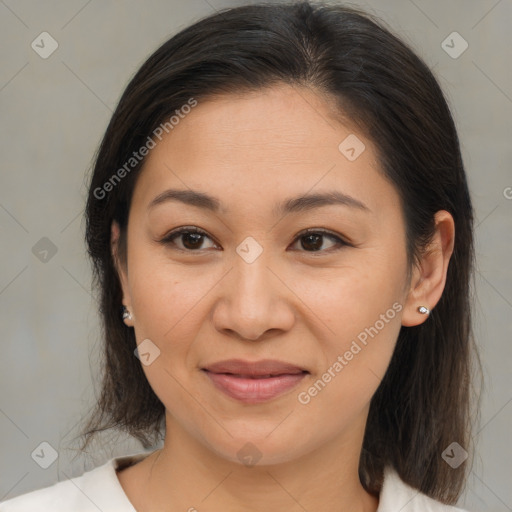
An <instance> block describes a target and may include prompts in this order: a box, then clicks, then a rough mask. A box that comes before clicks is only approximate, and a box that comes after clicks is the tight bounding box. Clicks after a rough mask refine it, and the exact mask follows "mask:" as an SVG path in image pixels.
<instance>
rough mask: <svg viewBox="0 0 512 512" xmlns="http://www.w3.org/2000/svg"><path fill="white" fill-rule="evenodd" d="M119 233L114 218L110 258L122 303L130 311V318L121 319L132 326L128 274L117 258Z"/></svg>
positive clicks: (132, 318)
mask: <svg viewBox="0 0 512 512" xmlns="http://www.w3.org/2000/svg"><path fill="white" fill-rule="evenodd" d="M119 234H120V228H119V224H118V223H117V222H116V221H115V220H114V221H112V226H111V233H110V250H111V253H112V259H113V261H114V266H115V268H116V271H117V275H118V276H119V281H120V283H121V289H122V291H123V305H124V306H125V307H126V309H127V310H128V311H129V312H130V313H131V316H132V317H131V318H125V319H124V320H123V321H124V323H125V324H126V325H129V326H130V327H133V320H134V319H135V318H134V314H133V310H132V301H131V295H130V287H129V286H128V276H127V269H126V268H125V266H124V265H123V264H122V263H121V261H120V259H119V253H118V250H119Z"/></svg>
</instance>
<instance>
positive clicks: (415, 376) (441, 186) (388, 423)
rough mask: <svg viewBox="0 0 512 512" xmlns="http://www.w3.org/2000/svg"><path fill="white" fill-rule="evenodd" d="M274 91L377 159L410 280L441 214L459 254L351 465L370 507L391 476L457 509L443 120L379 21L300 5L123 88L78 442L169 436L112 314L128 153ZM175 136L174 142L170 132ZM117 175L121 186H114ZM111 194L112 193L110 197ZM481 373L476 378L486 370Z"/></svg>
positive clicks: (130, 340) (220, 34)
mask: <svg viewBox="0 0 512 512" xmlns="http://www.w3.org/2000/svg"><path fill="white" fill-rule="evenodd" d="M278 84H289V85H292V86H300V87H307V88H309V89H311V90H313V91H315V92H317V93H318V94H319V95H321V96H322V97H325V98H330V99H331V100H332V101H333V103H334V105H335V106H336V112H338V115H339V118H340V119H342V118H343V117H344V116H346V118H347V119H348V120H350V121H351V122H353V123H355V124H356V125H357V126H358V127H359V129H360V130H361V133H363V134H364V135H365V136H366V137H368V139H369V140H371V141H372V143H373V144H374V146H375V148H376V152H377V157H378V161H379V164H380V168H381V169H380V170H381V172H382V174H383V176H384V177H386V178H387V179H389V180H390V182H391V183H392V184H393V185H394V187H395V188H396V190H397V191H398V193H399V196H400V200H401V208H402V211H403V214H404V219H405V226H406V240H407V243H406V251H407V261H408V272H409V275H410V269H411V268H412V266H413V265H415V264H417V263H418V262H419V258H420V256H421V255H422V254H423V253H424V250H425V249H426V247H427V245H428V243H429V241H430V240H431V239H432V235H433V233H434V231H435V224H434V215H435V213H436V212H437V211H438V210H447V211H448V212H449V213H450V214H451V215H452V216H453V219H454V222H455V232H456V236H455V243H454V249H453V254H452V257H451V260H450V263H449V266H448V270H447V277H446V283H445V288H444V292H443V294H442V297H441V299H440V300H439V302H438V304H437V305H436V307H435V308H434V309H433V311H432V312H431V314H430V316H429V318H428V319H427V321H425V322H424V323H422V324H421V325H418V326H414V327H405V326H402V327H401V329H400V333H399V336H398V339H397V343H396V347H395V350H394V353H393V356H392V358H391V361H390V364H389V367H388V369H387V371H386V373H385V376H384V378H383V379H382V382H381V383H380V385H379V387H378V389H377V390H376V392H375V394H374V396H373V397H372V400H371V403H370V409H369V414H368V419H367V424H366V429H365V433H364V439H363V445H362V450H361V455H360V461H359V478H360V480H361V483H362V485H363V486H364V488H365V489H366V490H367V491H368V492H370V493H372V494H374V495H377V494H378V493H379V492H380V489H381V486H382V482H383V470H384V467H385V466H388V465H389V466H392V467H393V468H394V469H395V470H396V471H397V473H398V474H399V476H400V478H401V479H402V480H403V481H404V482H406V483H407V484H409V485H410V486H412V487H414V488H416V489H418V490H420V491H421V492H423V493H424V494H427V495H429V496H430V497H432V498H434V499H437V500H439V501H442V502H445V503H447V504H453V503H455V502H456V501H457V499H458V498H459V496H460V494H461V492H462V490H463V488H464V485H465V481H466V478H467V474H466V472H467V471H468V466H469V462H470V461H472V459H470V460H469V461H466V462H465V463H463V464H462V465H461V466H459V467H458V468H457V469H453V468H451V467H450V466H449V465H448V464H447V463H446V462H445V461H444V460H443V458H442V453H443V451H444V450H445V449H446V448H447V447H448V446H449V445H450V444H451V443H452V442H454V441H456V442H457V443H459V444H460V445H461V446H462V447H464V448H465V449H466V450H468V451H470V448H469V447H470V444H471V442H472V436H471V429H472V422H471V418H472V417H473V411H472V404H473V400H472V398H473V394H472V391H475V390H474V378H473V369H474V365H473V362H477V363H478V365H480V364H481V363H480V361H479V356H478V353H477V350H476V344H475V342H474V337H473V331H472V313H471V311H472V297H471V290H470V286H471V285H472V284H473V283H472V279H474V275H473V265H474V246H473V243H474V242H473V208H472V203H471V199H470V194H469V191H468V185H467V182H466V176H465V171H464V166H463V162H462V157H461V151H460V147H459V140H458V136H457V132H456V128H455V124H454V121H453V118H452V115H451V113H450V108H449V106H448V104H447V101H446V99H445V97H444V95H443V93H442V90H441V88H440V86H439V84H438V82H437V81H436V79H435V78H434V76H433V74H432V72H431V71H430V70H429V68H428V66H427V65H426V64H425V63H424V62H423V60H422V59H421V58H420V57H418V56H417V55H416V54H415V53H414V51H413V50H412V49H411V48H410V47H409V46H408V45H407V44H406V43H405V42H403V41H402V40H401V39H399V38H398V37H397V36H395V35H393V33H392V32H391V30H390V29H388V28H387V27H386V26H385V25H384V23H383V22H382V21H381V20H379V19H378V18H376V17H374V16H373V15H370V14H368V13H367V12H364V11H361V10H358V9H357V8H354V7H347V6H342V5H328V4H325V3H314V4H312V3H309V2H293V3H280V4H268V3H261V4H257V5H250V6H241V7H236V8H230V9H224V10H222V11H218V12H217V13H215V14H213V15H211V16H208V17H206V18H202V19H200V20H199V21H197V22H195V23H194V24H192V25H190V26H188V27H186V28H184V29H183V30H181V31H180V32H178V33H177V34H176V35H174V37H172V38H171V39H169V40H168V41H166V42H165V43H164V44H162V45H161V46H160V47H159V48H158V49H157V50H156V51H155V52H154V53H153V54H152V55H151V56H150V57H149V58H148V59H147V60H146V61H145V62H144V63H143V65H142V66H141V67H140V69H139V70H138V71H137V72H136V73H135V75H134V76H133V78H132V79H131V81H130V82H129V84H128V85H127V87H126V89H125V91H124V93H123V94H122V96H121V99H120V101H119V103H118V105H117V107H116V109H115V112H114V113H113V115H112V118H111V120H110V123H109V125H108V127H107V130H106V133H105V135H104V137H103V140H102V142H101V144H100V146H99V148H98V151H97V152H96V155H95V159H94V168H93V172H92V177H91V180H90V185H89V189H88V198H87V204H86V211H85V215H86V234H85V240H86V244H87V247H88V254H89V256H90V258H91V260H92V264H93V285H94V286H95V287H96V288H97V290H98V291H99V302H100V304H99V306H100V307H99V309H100V314H101V321H102V330H103V332H102V335H103V340H104V349H103V354H102V357H103V358H104V359H103V363H104V364H103V368H102V369H103V374H102V388H101V396H99V398H98V400H97V403H96V405H95V409H94V411H93V413H92V414H91V416H90V418H89V421H88V422H87V425H85V427H84V428H83V430H82V431H81V436H82V438H85V439H86V442H85V445H83V446H82V450H83V449H84V448H85V447H86V446H87V444H88V443H89V440H90V439H91V438H92V437H93V436H95V435H96V433H99V432H101V431H104V430H107V429H112V428H113V429H117V431H122V432H125V433H128V434H129V435H130V436H133V437H134V438H136V439H137V440H139V441H140V442H141V443H142V445H143V446H144V447H145V448H147V447H151V446H154V445H155V444H156V443H157V442H158V441H159V440H161V439H162V431H163V430H164V429H165V427H164V420H165V407H164V405H163V404H162V402H161V401H160V400H159V398H158V397H157V396H156V395H155V393H154V392H153V390H152V388H151V387H150V385H149V383H148V381H147V379H146V377H145V375H144V372H143V370H142V368H141V364H140V362H139V360H138V359H137V358H136V357H134V350H135V348H136V341H135V335H134V330H133V328H131V327H128V326H126V325H125V324H124V322H123V320H122V317H121V311H122V310H121V307H122V303H121V301H122V290H121V285H120V280H119V276H118V274H117V271H116V267H115V265H114V261H113V257H112V253H111V224H112V222H113V221H117V223H118V224H119V226H120V238H119V247H118V251H119V261H120V262H121V263H122V264H123V265H125V264H126V233H127V222H128V213H129V209H130V203H131V198H132V194H133V190H134V187H135V184H136V180H137V176H138V175H139V174H140V170H141V169H142V166H143V164H144V162H145V159H144V158H143V159H141V160H140V161H138V162H137V163H136V165H133V169H131V170H130V171H129V172H127V173H123V179H118V180H117V182H116V183H115V184H112V178H113V172H114V170H116V169H119V170H120V169H122V168H123V166H124V169H125V170H126V162H128V161H130V158H132V157H133V154H134V152H136V151H137V150H139V149H140V148H141V147H142V146H144V145H145V144H146V143H147V141H148V140H149V137H150V136H151V135H152V134H154V133H155V130H156V129H157V128H158V126H160V125H161V123H163V122H165V121H166V120H168V119H169V117H170V116H172V115H173V114H175V113H176V110H179V109H180V108H182V106H183V105H186V104H187V103H189V104H190V100H191V98H193V99H195V100H196V101H198V102H199V103H200V102H201V101H203V100H207V99H211V98H214V97H215V96H216V95H226V94H227V95H229V94H244V93H249V92H251V91H258V90H262V89H264V88H268V87H272V86H273V85H278ZM166 131H168V130H166ZM118 175H119V176H121V174H118ZM109 180H110V183H111V184H112V186H110V187H109V188H108V190H109V192H108V194H106V193H105V192H101V193H100V192H99V191H105V190H107V187H106V186H105V184H106V183H107V182H109ZM479 368H480V366H479Z"/></svg>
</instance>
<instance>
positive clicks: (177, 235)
mask: <svg viewBox="0 0 512 512" xmlns="http://www.w3.org/2000/svg"><path fill="white" fill-rule="evenodd" d="M206 238H207V239H209V240H212V239H211V237H210V236H208V234H207V233H206V232H205V231H203V230H201V229H199V228H196V227H195V226H186V227H182V228H178V229H176V230H175V231H172V232H171V233H169V234H168V235H167V236H166V237H164V238H163V239H162V240H160V243H162V244H164V245H173V246H175V247H176V248H177V249H178V250H180V251H185V252H198V251H201V250H204V249H205V247H204V246H203V242H204V240H205V239H206ZM325 238H328V239H330V240H332V241H334V242H335V243H334V245H333V246H331V247H330V248H327V249H325V248H322V246H323V244H324V239H325ZM179 239H181V241H180V244H177V243H176V241H175V240H179ZM298 242H301V247H302V248H303V249H305V252H330V251H331V250H333V247H334V250H336V249H337V248H338V249H339V248H340V247H343V246H351V244H349V243H348V242H346V241H345V240H343V239H342V238H341V237H339V236H337V235H335V234H334V233H331V232H330V231H325V230H323V229H314V228H310V229H307V230H306V231H302V232H301V233H299V234H298V235H297V237H296V238H295V241H294V245H296V244H297V243H298ZM180 245H181V246H180ZM214 245H215V244H214Z"/></svg>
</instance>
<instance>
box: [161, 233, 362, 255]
mask: <svg viewBox="0 0 512 512" xmlns="http://www.w3.org/2000/svg"><path fill="white" fill-rule="evenodd" d="M187 233H188V234H190V233H197V234H199V235H203V236H205V237H208V238H210V240H212V238H211V237H210V236H209V235H208V234H207V233H206V232H205V231H203V230H202V229H199V228H196V227H194V226H190V227H182V228H178V229H176V230H174V231H171V232H170V233H169V234H168V235H166V236H165V237H164V238H162V239H161V240H159V243H161V244H163V245H166V246H169V245H174V246H175V247H174V248H175V249H176V250H178V251H181V252H187V253H193V252H201V251H204V250H206V249H196V250H193V249H181V248H180V247H176V244H175V243H174V239H175V238H178V237H179V236H181V235H183V234H187ZM311 234H315V235H323V236H325V237H327V238H330V239H331V240H334V241H335V242H336V243H337V247H336V246H335V247H331V248H330V249H324V250H319V251H306V250H302V251H300V252H306V253H310V254H312V255H315V254H325V253H330V252H332V251H336V250H340V249H341V248H342V247H345V246H346V247H353V246H352V244H350V243H348V242H347V241H345V240H344V239H343V238H341V237H339V236H337V235H335V234H334V233H332V232H330V231H326V230H324V229H314V228H309V229H306V230H304V231H301V232H300V233H299V234H298V235H297V236H296V237H295V239H294V241H293V244H295V243H296V241H298V240H300V239H301V238H302V237H305V236H308V235H311ZM212 241H213V240H212Z"/></svg>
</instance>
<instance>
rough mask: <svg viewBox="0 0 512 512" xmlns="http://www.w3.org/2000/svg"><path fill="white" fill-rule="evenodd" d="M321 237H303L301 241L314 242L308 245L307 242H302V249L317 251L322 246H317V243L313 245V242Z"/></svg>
mask: <svg viewBox="0 0 512 512" xmlns="http://www.w3.org/2000/svg"><path fill="white" fill-rule="evenodd" d="M322 236H323V235H314V234H313V235H306V236H304V237H303V240H308V239H309V240H311V239H313V240H314V242H313V244H309V243H308V242H306V243H305V244H304V242H303V243H302V246H303V247H304V249H308V248H309V249H312V250H313V251H318V250H319V249H320V247H321V246H322V244H321V243H320V244H319V245H318V243H317V244H315V242H318V241H319V240H320V239H321V238H322Z"/></svg>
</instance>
